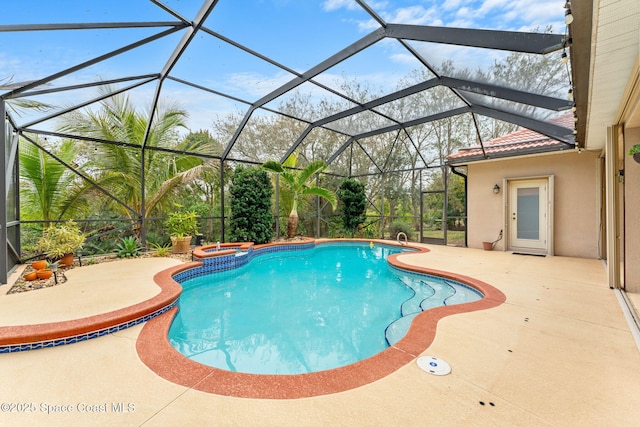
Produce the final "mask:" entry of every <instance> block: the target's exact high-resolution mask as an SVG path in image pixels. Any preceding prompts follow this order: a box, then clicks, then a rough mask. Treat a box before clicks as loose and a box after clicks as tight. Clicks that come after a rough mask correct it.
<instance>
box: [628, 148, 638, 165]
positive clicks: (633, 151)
mask: <svg viewBox="0 0 640 427" xmlns="http://www.w3.org/2000/svg"><path fill="white" fill-rule="evenodd" d="M628 154H629V155H630V156H631V157H633V160H635V161H636V163H640V144H635V145H633V146H632V147H631V148H630V149H629V152H628Z"/></svg>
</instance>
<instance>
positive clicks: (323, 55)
mask: <svg viewBox="0 0 640 427" xmlns="http://www.w3.org/2000/svg"><path fill="white" fill-rule="evenodd" d="M0 2H1V3H2V10H3V12H2V15H1V16H0V28H2V26H7V25H16V24H44V23H100V22H137V21H144V22H155V21H172V22H175V21H176V20H177V18H176V17H175V16H172V15H171V14H169V13H167V12H166V11H165V10H163V9H162V8H160V7H159V6H158V5H157V4H155V3H159V2H162V3H163V4H165V5H166V6H167V7H168V8H170V9H172V10H173V11H175V12H176V13H177V14H179V15H180V16H182V17H184V18H186V19H187V20H192V19H193V18H194V17H195V16H196V15H197V13H198V10H199V8H200V6H201V3H202V2H201V1H200V0H157V1H156V2H155V3H154V2H153V1H151V0H127V1H124V0H91V1H87V0H56V1H50V0H20V1H10V0H0ZM366 3H367V4H368V5H369V6H370V7H371V8H372V9H373V10H374V11H375V12H376V13H377V14H378V16H380V18H382V19H383V20H384V21H386V22H388V23H398V24H411V25H430V26H448V27H462V28H476V29H498V30H509V31H532V30H535V29H538V30H540V31H542V30H544V29H545V28H547V27H548V26H551V28H552V31H553V32H556V33H564V31H565V27H564V24H563V22H562V19H563V17H564V8H563V6H564V0H535V1H532V0H509V1H507V0H422V1H420V0H386V1H385V0H382V1H380V0H369V1H367V2H366ZM205 27H206V28H208V29H210V30H211V31H214V32H216V33H218V34H221V35H222V36H224V37H226V38H229V39H232V40H234V41H235V42H237V43H239V44H241V45H243V46H244V47H245V48H247V49H249V50H251V51H253V52H255V53H257V54H259V55H262V56H265V57H269V58H271V59H272V60H273V61H275V62H277V63H278V64H279V65H280V66H278V65H274V64H270V63H268V62H266V61H263V60H261V59H258V58H256V57H254V56H252V55H250V54H248V53H246V52H244V51H242V50H240V49H238V48H237V47H234V46H232V45H230V44H228V43H226V42H224V41H221V40H219V39H217V38H215V37H212V36H210V35H209V34H204V33H200V34H198V35H197V37H196V38H195V39H194V41H193V42H192V43H191V45H190V46H189V47H188V48H187V50H186V51H185V52H184V53H183V54H182V56H181V58H180V61H179V62H178V64H177V65H176V66H175V67H174V68H173V69H172V71H171V74H170V75H171V76H173V77H175V78H178V79H183V80H188V81H191V82H193V83H196V84H198V85H202V86H205V87H207V88H210V89H212V90H216V91H218V92H222V93H225V94H228V95H230V96H233V97H235V98H237V100H234V99H228V98H225V97H221V96H218V95H214V94H207V93H203V92H201V91H195V90H193V89H192V88H190V87H188V86H185V85H183V84H180V83H176V82H174V81H168V82H166V83H165V84H164V85H163V97H166V98H167V99H171V100H177V101H179V102H180V103H181V105H182V106H183V107H184V108H185V109H187V110H188V111H189V112H190V122H189V126H190V128H191V129H193V130H197V129H205V128H210V127H211V124H212V122H213V120H215V118H216V117H220V116H224V115H226V114H229V113H230V112H240V113H242V112H243V111H246V109H247V104H246V103H245V102H242V101H246V102H248V103H250V102H254V101H256V100H257V99H260V98H261V97H263V96H265V95H267V94H268V93H269V92H271V91H272V90H274V89H275V88H277V87H279V86H280V85H282V84H284V83H286V82H287V81H290V80H291V79H293V78H294V77H295V74H293V73H302V72H305V71H307V70H309V69H310V68H312V67H313V66H315V65H317V64H319V63H321V62H322V61H323V60H325V59H327V58H329V57H330V56H331V55H333V54H335V53H336V52H338V51H340V50H341V49H344V48H345V47H347V46H349V45H350V44H351V43H354V42H355V41H357V40H359V39H360V38H362V37H364V36H365V35H367V34H369V33H371V32H373V31H375V30H376V29H377V28H379V24H378V23H377V22H376V21H375V20H373V19H372V18H371V16H370V15H369V14H367V13H366V12H365V11H364V10H363V9H362V7H360V6H359V5H358V4H357V3H356V2H355V1H353V0H320V1H312V0H257V1H252V0H220V1H219V2H218V4H217V5H216V7H215V8H214V10H213V12H212V13H211V14H210V15H209V17H208V19H207V21H206V22H205ZM5 28H6V27H5ZM166 28H167V27H162V28H159V27H156V28H125V29H97V30H96V29H87V30H71V31H69V30H67V31H20V32H7V31H2V32H0V81H2V79H5V80H6V79H12V80H13V81H26V80H37V79H40V78H42V77H44V76H47V75H50V74H53V73H57V72H60V71H63V70H66V69H68V68H71V67H74V66H77V65H78V64H82V63H83V62H85V61H88V60H90V59H92V58H94V57H96V56H98V55H103V54H106V53H108V52H110V51H113V50H115V49H119V48H121V47H123V46H126V45H128V44H131V43H134V42H137V41H138V40H140V39H144V38H145V37H150V36H153V35H154V34H158V33H159V32H161V31H163V30H165V29H166ZM183 33H184V31H180V32H177V33H175V34H171V35H167V36H165V37H162V38H160V39H159V40H156V41H154V42H151V43H148V44H145V45H144V46H141V47H139V48H137V49H134V50H132V51H129V52H127V53H124V54H122V55H119V56H118V57H115V58H111V59H108V60H105V61H102V62H100V63H97V64H95V65H92V66H90V67H87V68H84V69H82V70H79V71H77V72H75V73H73V74H71V75H68V76H65V77H63V78H61V79H58V80H55V81H53V82H50V83H49V84H48V86H47V87H59V86H64V85H70V84H80V83H88V82H94V81H98V80H100V79H102V80H104V79H111V78H119V77H124V76H129V75H144V74H148V73H157V72H158V71H159V70H161V69H162V68H163V66H164V65H165V64H166V63H167V60H168V58H169V57H170V55H171V53H172V51H173V50H174V48H175V46H176V44H177V43H178V41H179V40H180V38H181V37H182V35H183ZM414 47H416V48H417V49H419V50H420V51H421V53H422V54H423V55H424V56H425V57H426V58H427V59H428V60H429V61H430V63H432V64H433V65H434V66H435V67H436V68H437V67H438V66H439V65H440V63H441V61H442V60H443V59H445V58H453V59H454V60H455V63H456V65H457V66H459V67H461V68H463V67H471V68H475V67H483V66H487V65H488V64H490V63H491V62H492V61H493V60H494V59H499V58H500V57H502V56H503V55H504V53H499V52H498V53H496V52H493V51H489V52H487V51H486V50H483V49H471V48H458V47H452V46H450V45H440V44H428V43H416V44H415V45H414ZM419 66H420V65H419V63H418V62H417V61H416V60H415V58H413V57H412V56H411V55H410V54H409V53H408V52H407V51H406V49H404V48H403V47H402V46H401V45H400V44H399V43H398V42H397V41H395V40H391V39H386V40H383V41H382V42H379V43H377V44H376V45H374V46H372V47H371V48H369V49H367V50H366V51H364V52H362V53H359V54H357V55H354V56H353V57H352V58H350V59H348V60H346V61H344V62H343V63H341V64H339V65H338V66H336V67H333V68H332V69H330V70H328V71H326V72H324V73H322V74H321V75H319V76H318V77H317V79H318V81H320V82H322V83H323V84H326V85H327V86H330V87H332V88H334V89H335V90H340V83H341V82H342V81H343V79H347V80H353V81H358V82H359V83H361V84H363V85H370V86H371V87H374V88H376V90H375V91H373V92H376V93H378V92H379V91H381V92H383V93H384V92H391V91H393V90H396V89H397V88H398V87H399V86H401V85H402V80H403V79H404V78H405V77H406V76H407V75H408V74H409V73H410V72H411V70H413V69H416V68H417V67H419ZM155 85H156V83H153V84H151V85H144V86H142V87H140V88H138V89H135V90H134V91H132V97H133V94H135V98H136V100H137V102H139V103H140V104H141V106H142V105H144V104H145V103H147V102H150V101H151V99H152V96H153V93H154V90H155ZM301 89H302V90H306V91H308V92H309V93H313V96H317V97H318V99H320V98H322V97H328V98H335V95H331V94H330V93H329V92H325V91H323V90H320V89H318V88H317V87H315V86H314V85H310V84H307V85H304V86H303V87H302V88H301ZM95 96H96V92H95V91H93V92H92V91H91V90H89V91H87V90H84V91H74V92H72V93H69V94H65V95H61V94H55V95H49V96H41V97H38V99H39V100H41V101H44V102H47V103H52V104H55V105H59V106H61V108H62V106H67V105H71V104H73V103H76V102H81V101H84V100H90V99H92V98H93V97H95ZM309 114H310V116H309V119H313V112H310V113H309ZM42 116H43V114H42V113H38V114H31V115H29V114H25V113H23V116H22V117H20V120H19V122H20V123H22V124H25V123H29V122H30V121H32V120H35V119H37V118H39V117H42ZM43 125H44V124H43ZM43 125H39V126H38V128H41V129H42V128H44V127H45V126H43ZM49 125H51V124H49Z"/></svg>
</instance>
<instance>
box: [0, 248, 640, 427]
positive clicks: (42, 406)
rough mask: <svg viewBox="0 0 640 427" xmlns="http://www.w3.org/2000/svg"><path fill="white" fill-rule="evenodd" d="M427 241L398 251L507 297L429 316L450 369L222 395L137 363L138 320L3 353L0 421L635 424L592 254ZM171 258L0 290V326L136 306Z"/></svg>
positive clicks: (624, 361) (633, 380)
mask: <svg viewBox="0 0 640 427" xmlns="http://www.w3.org/2000/svg"><path fill="white" fill-rule="evenodd" d="M428 248H429V249H430V250H431V252H429V253H426V254H406V255H403V256H402V258H401V259H402V261H403V262H405V263H407V264H414V265H418V266H423V267H428V268H435V269H439V270H446V271H455V272H458V273H460V274H464V275H467V276H471V277H473V278H476V279H478V280H482V281H484V282H486V283H489V284H491V285H493V286H495V287H496V288H498V289H500V290H501V291H502V292H503V293H504V294H505V295H506V297H507V299H506V302H505V303H504V304H502V305H500V306H499V307H495V308H491V309H488V310H481V311H476V312H472V313H464V314H456V315H454V316H449V317H446V318H444V319H442V320H440V321H439V323H438V326H437V334H436V337H435V340H434V341H433V343H432V344H431V346H430V347H429V348H428V349H427V350H426V351H425V352H424V353H423V354H424V355H430V356H436V357H439V358H441V359H443V360H445V361H446V362H447V363H449V364H450V365H451V367H452V373H451V374H450V375H447V376H441V377H438V376H432V375H430V374H427V373H425V372H423V371H422V370H420V369H419V368H418V366H417V365H416V363H415V362H411V363H409V364H407V365H406V366H403V367H401V368H400V369H398V370H397V371H395V372H393V373H391V374H390V375H388V376H386V377H384V378H382V379H380V380H378V381H375V382H373V383H370V384H367V385H364V386H361V387H358V388H356V389H352V390H348V391H344V392H340V393H335V394H329V395H324V396H318V397H309V398H301V399H289V400H270V399H248V398H236V397H227V396H219V395H215V394H209V393H205V392H201V391H198V390H196V389H194V388H189V387H184V386H180V385H176V384H174V383H171V382H169V381H167V380H164V379H163V378H161V377H159V376H158V375H156V374H155V373H154V372H152V371H151V370H150V369H149V368H148V367H147V366H146V365H144V364H143V363H142V361H141V360H140V358H139V356H138V354H137V352H136V340H137V338H138V335H139V334H140V331H141V330H142V327H143V325H138V326H134V327H131V328H129V329H126V330H122V331H119V332H116V333H113V334H110V335H106V336H103V337H100V338H95V339H91V340H88V341H83V342H79V343H76V344H71V345H65V346H60V347H55V348H47V349H41V350H34V351H27V352H19V353H11V354H0V378H2V380H3V381H2V387H0V403H5V404H6V403H8V404H15V405H14V406H6V405H3V408H2V411H1V412H0V425H29V426H33V425H47V426H50V425H114V424H117V425H127V426H129V425H131V426H138V425H145V426H156V425H157V426H163V425H177V424H182V425H241V426H242V425H250V426H253V425H273V426H283V425H296V426H304V425H310V426H316V425H322V426H326V425H331V426H335V425H345V426H347V425H348V426H353V425H358V426H365V425H370V426H377V425H408V426H413V425H416V426H418V425H445V426H457V425H459V426H466V425H474V426H479V425H480V426H482V425H500V426H502V425H509V426H514V425H536V426H537V425H543V426H544V425H550V426H575V425H581V426H591V425H593V426H602V425H615V426H626V425H635V424H636V423H637V422H638V419H639V417H640V351H638V348H637V346H636V343H635V341H634V339H633V336H632V333H631V331H630V329H629V326H628V324H627V322H626V320H625V317H624V315H623V312H622V310H621V308H620V305H619V303H618V300H617V298H616V296H615V293H614V292H613V291H612V290H611V289H609V288H608V286H607V285H606V272H605V269H604V266H603V264H602V262H601V261H599V260H587V259H576V258H565V257H548V258H541V257H533V256H521V255H513V254H510V253H503V252H495V251H494V252H485V251H481V250H475V249H463V248H451V247H442V246H432V245H428ZM177 263H179V262H178V261H176V260H173V259H153V258H152V259H135V260H128V261H120V262H115V263H105V264H97V265H93V266H88V267H83V268H81V269H74V270H71V271H69V272H68V273H67V276H68V278H69V281H68V283H66V284H64V285H62V286H58V287H54V288H48V289H42V290H37V291H32V292H27V293H24V294H13V295H1V296H0V326H7V325H20V324H38V323H44V322H52V321H64V320H73V319H77V318H81V317H86V316H89V315H95V314H99V313H103V312H106V311H110V310H114V309H116V310H117V309H119V308H122V307H123V306H125V307H126V306H128V305H133V304H136V303H139V302H140V301H144V300H145V299H147V298H151V297H154V296H155V295H157V294H158V293H159V291H160V290H159V288H157V287H155V285H153V276H154V274H155V273H157V272H158V271H160V270H162V269H165V268H169V267H172V266H175V265H176V264H177ZM134 265H135V267H136V270H135V271H134V270H133V266H134ZM114 277H117V278H118V279H116V280H114ZM7 287H8V286H2V287H0V294H3V293H4V291H6V288H7ZM3 288H5V289H3ZM631 299H632V301H634V304H635V303H636V301H638V299H636V298H635V296H633V297H632V298H631ZM7 409H8V410H12V411H13V412H6V410H7ZM19 409H21V410H22V411H26V410H31V409H34V411H32V412H16V411H18V410H19ZM46 410H50V411H52V412H55V413H49V414H47V413H46ZM63 411H67V412H63Z"/></svg>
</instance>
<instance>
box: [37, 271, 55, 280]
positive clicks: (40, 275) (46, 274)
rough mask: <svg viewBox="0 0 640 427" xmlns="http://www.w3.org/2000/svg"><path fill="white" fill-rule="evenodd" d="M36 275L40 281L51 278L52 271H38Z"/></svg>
mask: <svg viewBox="0 0 640 427" xmlns="http://www.w3.org/2000/svg"><path fill="white" fill-rule="evenodd" d="M36 274H37V275H38V279H40V280H45V279H48V278H50V277H51V276H53V271H51V270H46V269H45V270H38V271H37V272H36Z"/></svg>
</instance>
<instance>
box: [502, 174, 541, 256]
mask: <svg viewBox="0 0 640 427" xmlns="http://www.w3.org/2000/svg"><path fill="white" fill-rule="evenodd" d="M548 182H549V181H548V180H547V179H535V180H522V181H510V182H509V203H508V214H509V219H508V221H509V245H510V249H511V250H513V251H523V252H532V253H547V250H548V248H549V246H548V240H549V236H548V234H549V215H548V210H549V196H548V194H549V188H548V187H549V184H548Z"/></svg>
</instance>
